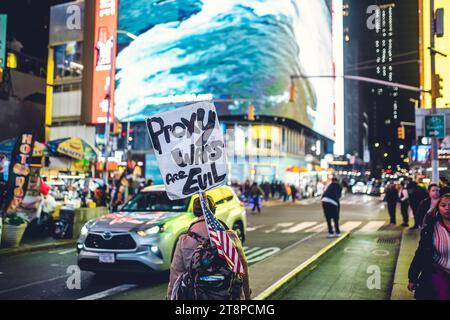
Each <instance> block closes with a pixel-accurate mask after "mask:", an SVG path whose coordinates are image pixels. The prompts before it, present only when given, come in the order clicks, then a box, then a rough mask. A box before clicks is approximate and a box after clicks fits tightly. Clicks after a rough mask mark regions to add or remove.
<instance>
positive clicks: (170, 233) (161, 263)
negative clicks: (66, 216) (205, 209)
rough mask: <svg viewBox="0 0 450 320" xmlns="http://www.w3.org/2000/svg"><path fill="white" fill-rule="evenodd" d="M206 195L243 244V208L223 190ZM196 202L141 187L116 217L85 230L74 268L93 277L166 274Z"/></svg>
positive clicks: (231, 193)
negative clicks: (114, 273)
mask: <svg viewBox="0 0 450 320" xmlns="http://www.w3.org/2000/svg"><path fill="white" fill-rule="evenodd" d="M206 194H207V195H210V196H212V197H213V199H214V201H215V203H216V204H217V208H216V213H215V215H216V217H217V218H218V219H219V220H221V221H222V222H224V223H225V224H226V225H227V226H228V227H229V228H230V229H233V230H235V231H236V232H237V234H238V236H239V237H240V238H241V240H242V241H245V234H246V228H247V218H246V213H245V208H244V205H243V204H242V203H241V202H240V201H239V199H238V197H237V195H236V194H235V193H234V191H233V190H232V189H231V188H230V187H228V186H222V187H219V188H215V189H213V190H210V191H207V192H206ZM196 197H198V195H194V196H191V197H189V198H186V199H181V200H170V199H169V198H168V197H167V194H166V191H165V189H164V186H150V187H146V188H144V189H143V190H142V191H141V192H140V193H138V194H137V195H136V196H135V197H134V198H132V199H131V200H130V201H128V202H127V203H126V204H125V205H124V206H123V207H122V209H121V211H120V212H118V213H115V214H107V215H105V216H103V217H101V218H98V219H94V220H90V221H88V222H87V223H86V224H85V225H84V227H83V228H82V230H81V236H80V238H79V239H78V242H77V253H78V255H77V257H78V266H79V267H80V269H81V270H88V271H94V272H103V271H105V272H107V271H126V272H147V271H164V270H168V269H169V268H170V263H171V261H172V256H173V253H174V250H175V246H176V243H177V241H178V239H179V238H180V236H181V235H182V234H185V233H186V232H187V230H188V228H189V226H190V224H191V223H192V222H193V221H194V220H195V219H196V218H195V216H194V214H193V212H192V205H193V201H194V199H195V198H196Z"/></svg>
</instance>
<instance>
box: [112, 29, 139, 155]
mask: <svg viewBox="0 0 450 320" xmlns="http://www.w3.org/2000/svg"><path fill="white" fill-rule="evenodd" d="M117 33H118V34H123V35H125V36H127V37H128V38H130V39H131V40H132V41H134V40H136V39H137V38H138V36H137V35H135V34H133V33H131V32H128V31H126V30H117ZM128 110H130V107H129V106H128ZM129 116H130V114H129V112H128V121H127V135H126V141H125V149H126V150H125V152H126V157H127V160H128V159H129V152H130V141H131V140H133V139H130V117H129Z"/></svg>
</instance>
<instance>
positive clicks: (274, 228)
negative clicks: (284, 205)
mask: <svg viewBox="0 0 450 320" xmlns="http://www.w3.org/2000/svg"><path fill="white" fill-rule="evenodd" d="M293 224H294V222H282V223H277V224H276V225H275V227H273V228H271V229H269V230H265V231H264V232H265V233H270V232H274V231H276V230H277V229H280V228H287V227H290V226H292V225H293Z"/></svg>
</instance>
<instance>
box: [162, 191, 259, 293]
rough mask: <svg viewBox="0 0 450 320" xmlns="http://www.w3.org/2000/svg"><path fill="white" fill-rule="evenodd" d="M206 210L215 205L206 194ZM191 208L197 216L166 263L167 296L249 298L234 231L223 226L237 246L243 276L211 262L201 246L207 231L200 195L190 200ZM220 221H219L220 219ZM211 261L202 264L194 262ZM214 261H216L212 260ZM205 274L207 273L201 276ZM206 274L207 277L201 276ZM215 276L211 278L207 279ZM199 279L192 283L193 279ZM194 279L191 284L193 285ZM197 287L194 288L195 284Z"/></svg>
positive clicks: (205, 242) (206, 243) (244, 265)
mask: <svg viewBox="0 0 450 320" xmlns="http://www.w3.org/2000/svg"><path fill="white" fill-rule="evenodd" d="M207 202H208V207H209V210H210V211H211V212H212V213H214V212H215V210H216V205H215V203H214V201H213V199H212V197H210V196H208V197H207ZM193 212H194V215H195V216H196V217H197V220H195V221H194V222H193V223H192V224H191V226H190V227H189V230H188V232H187V234H186V235H184V236H182V237H181V238H180V239H179V240H178V243H177V246H176V248H175V252H174V256H173V259H172V264H171V267H170V277H169V286H168V289H167V299H170V300H191V299H192V300H193V299H196V300H197V299H198V300H200V299H207V300H214V299H218V300H236V299H242V298H244V299H245V300H250V295H251V290H250V282H249V277H248V266H247V260H246V258H245V254H244V250H243V248H242V244H241V241H240V240H239V237H238V236H237V234H236V232H234V231H232V230H227V231H226V232H227V235H228V236H229V237H230V238H231V240H232V241H233V244H234V246H235V248H236V250H237V253H238V257H239V261H240V263H242V269H243V273H244V274H243V276H242V277H241V276H240V275H238V274H233V273H232V272H230V271H231V270H224V269H225V268H224V264H222V266H220V263H219V264H218V265H219V266H218V267H215V266H214V262H213V260H214V259H217V258H216V257H214V254H213V255H210V253H209V252H207V251H208V250H207V249H206V248H205V247H208V246H209V239H208V238H209V231H208V226H207V223H206V221H205V217H204V215H203V211H202V205H201V203H200V198H196V199H195V200H194V203H193ZM221 223H222V222H221ZM222 224H223V223H222ZM198 260H201V261H204V260H206V261H211V264H209V265H208V266H206V267H205V266H204V265H201V264H199V263H198ZM216 262H217V261H216ZM205 274H207V275H206V276H205ZM207 277H209V279H205V278H207ZM211 279H215V280H211ZM196 281H197V282H200V285H199V283H195V282H196ZM194 283H195V285H194ZM199 287H200V289H197V288H199Z"/></svg>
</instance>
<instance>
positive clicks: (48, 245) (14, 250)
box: [0, 239, 77, 256]
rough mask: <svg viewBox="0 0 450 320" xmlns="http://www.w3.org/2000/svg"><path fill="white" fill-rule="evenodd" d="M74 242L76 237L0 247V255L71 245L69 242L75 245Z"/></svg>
mask: <svg viewBox="0 0 450 320" xmlns="http://www.w3.org/2000/svg"><path fill="white" fill-rule="evenodd" d="M76 243H77V240H76V239H69V240H64V241H58V242H51V243H44V244H38V245H30V244H25V245H22V246H20V247H17V248H5V249H0V256H9V255H14V254H20V253H26V252H34V251H40V250H47V249H54V248H59V247H64V246H67V245H71V244H73V245H75V244H76Z"/></svg>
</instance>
